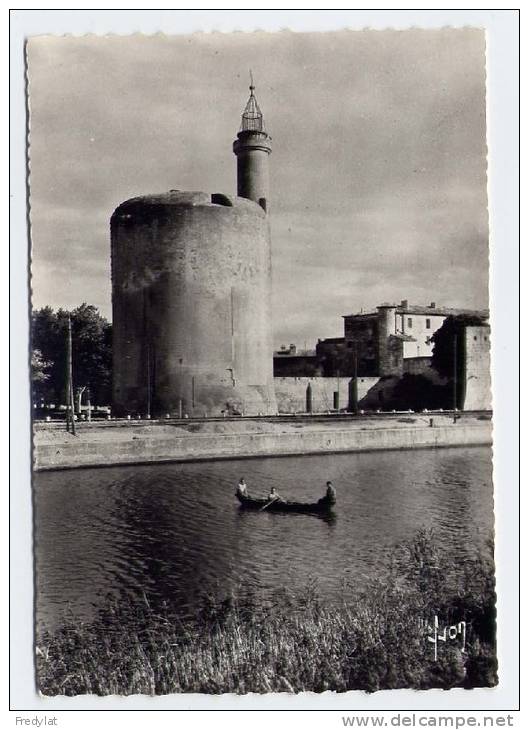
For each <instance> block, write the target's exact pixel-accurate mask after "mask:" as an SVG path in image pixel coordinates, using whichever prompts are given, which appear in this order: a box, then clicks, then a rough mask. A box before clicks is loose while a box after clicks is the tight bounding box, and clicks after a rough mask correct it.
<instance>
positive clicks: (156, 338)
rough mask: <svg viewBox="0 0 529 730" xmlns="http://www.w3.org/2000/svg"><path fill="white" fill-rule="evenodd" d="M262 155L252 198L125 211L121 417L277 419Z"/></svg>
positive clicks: (119, 298)
mask: <svg viewBox="0 0 529 730" xmlns="http://www.w3.org/2000/svg"><path fill="white" fill-rule="evenodd" d="M251 92H252V94H251V98H252V97H253V89H252V90H251ZM253 98H255V97H253ZM243 124H244V118H243ZM240 134H241V133H239V136H240ZM260 134H262V132H260ZM266 137H267V139H268V136H267V135H266ZM257 152H258V153H259V154H263V153H262V152H259V151H257ZM253 154H254V151H250V153H249V157H248V155H246V153H244V155H243V156H244V157H246V158H247V160H248V162H247V164H246V165H243V167H245V174H244V177H245V180H246V183H245V185H247V187H245V188H244V190H245V192H247V193H248V195H242V196H241V197H234V196H227V195H223V194H212V195H209V194H206V193H201V192H182V191H178V190H171V191H169V192H168V193H163V194H161V195H147V196H143V197H139V198H133V199H131V200H128V201H126V202H125V203H122V204H121V205H120V206H119V207H118V208H117V209H116V210H115V212H114V214H113V216H112V219H111V248H112V308H113V360H114V365H113V372H114V376H113V409H114V413H115V414H116V415H125V414H136V413H139V414H142V415H152V416H157V415H164V414H170V415H172V416H179V415H185V414H186V413H187V414H188V415H189V416H203V415H204V414H207V415H208V416H209V415H219V414H220V413H222V412H225V413H232V414H237V413H244V414H245V415H255V414H258V413H263V414H270V413H275V412H276V401H275V394H274V383H273V366H272V336H271V316H270V304H271V303H270V299H271V255H270V233H269V225H268V220H267V216H266V212H265V210H266V202H265V204H264V205H263V204H262V201H261V205H259V200H255V199H254V197H251V196H250V193H252V195H253V193H254V192H255V193H256V194H258V195H259V199H260V198H266V194H267V193H266V191H265V188H264V187H263V186H264V178H263V166H262V164H261V163H258V164H256V163H255V162H254V159H253V158H252V155H253ZM264 154H265V156H266V157H267V156H268V152H266V153H264ZM239 159H241V158H239ZM250 168H251V169H253V170H255V177H256V179H255V180H254V179H253V175H252V174H251V169H250ZM241 189H242V188H241V180H240V178H239V191H240V190H241Z"/></svg>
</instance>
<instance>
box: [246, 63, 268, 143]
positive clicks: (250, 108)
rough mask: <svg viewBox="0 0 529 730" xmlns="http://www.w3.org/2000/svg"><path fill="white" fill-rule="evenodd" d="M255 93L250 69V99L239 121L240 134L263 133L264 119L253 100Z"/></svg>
mask: <svg viewBox="0 0 529 730" xmlns="http://www.w3.org/2000/svg"><path fill="white" fill-rule="evenodd" d="M254 91H255V85H254V82H253V74H252V69H250V98H249V99H248V101H247V102H246V106H245V108H244V111H243V113H242V121H241V129H240V131H241V132H247V131H250V132H265V133H266V130H265V125H264V119H263V114H262V112H261V110H260V109H259V104H258V103H257V99H256V98H255V94H254V93H253V92H254Z"/></svg>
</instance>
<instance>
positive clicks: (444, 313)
mask: <svg viewBox="0 0 529 730" xmlns="http://www.w3.org/2000/svg"><path fill="white" fill-rule="evenodd" d="M380 306H381V307H386V308H390V307H391V308H393V307H394V308H395V312H396V314H421V315H425V316H428V315H432V316H434V317H435V316H438V317H449V316H450V315H452V316H453V317H456V316H457V315H460V314H466V315H471V316H475V317H481V318H482V319H488V317H489V311H488V309H460V308H458V307H431V306H429V305H427V304H406V305H405V306H403V305H402V304H387V303H383V304H381V305H380ZM376 315H377V312H362V313H360V314H344V315H342V317H343V318H344V319H349V318H350V317H354V318H355V319H362V318H369V317H375V316H376Z"/></svg>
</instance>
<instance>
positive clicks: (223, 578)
mask: <svg viewBox="0 0 529 730" xmlns="http://www.w3.org/2000/svg"><path fill="white" fill-rule="evenodd" d="M241 475H244V476H245V478H246V481H247V483H248V485H249V489H250V492H251V493H252V495H255V496H266V495H267V494H268V493H269V491H270V487H271V486H275V487H276V488H277V489H278V491H280V493H281V494H282V496H283V497H285V498H286V499H291V500H295V501H306V502H309V501H310V502H314V501H316V500H317V499H318V498H319V497H321V496H322V494H323V493H324V485H325V482H326V481H327V480H328V479H331V480H332V481H333V483H334V484H335V486H336V487H337V490H338V503H337V506H336V511H335V513H334V514H331V515H312V514H310V515H307V514H283V513H274V512H267V511H264V512H251V511H245V510H241V509H240V508H239V505H238V504H237V502H236V500H235V498H234V489H235V486H236V484H237V482H238V481H239V479H240V477H241ZM35 503H36V513H35V521H36V529H35V535H36V550H35V554H36V568H37V594H38V595H37V615H38V619H39V620H40V621H41V622H44V623H46V624H49V625H56V624H57V623H60V621H61V615H62V614H63V613H64V611H65V609H66V607H67V605H70V606H71V610H72V611H73V612H74V614H75V615H77V616H80V617H86V616H90V615H91V613H93V611H94V607H97V606H99V605H102V604H103V603H104V601H105V597H106V596H107V594H109V593H110V594H112V595H115V596H118V597H123V596H127V597H128V598H129V599H132V600H144V597H146V598H147V600H148V601H149V602H150V603H153V604H154V605H157V604H158V603H161V602H168V603H170V604H171V605H173V606H175V607H176V608H177V609H178V610H179V611H180V612H181V613H182V614H184V613H192V612H194V611H195V610H196V606H197V602H198V601H199V598H200V596H201V594H203V593H205V592H210V591H215V592H219V593H222V594H225V593H226V592H228V591H229V590H230V589H232V588H234V587H236V586H240V585H243V586H245V587H247V588H250V589H252V590H258V591H261V592H264V593H266V592H271V591H274V590H276V589H278V588H281V587H284V586H288V587H291V588H294V589H295V588H297V587H301V586H304V585H306V584H307V583H308V582H309V581H311V580H312V579H317V581H318V585H319V588H320V591H321V592H322V593H323V594H324V596H326V597H327V598H328V599H329V600H333V599H334V598H336V597H337V595H338V592H339V590H340V581H341V579H342V578H344V577H347V578H348V580H349V581H350V582H352V583H353V584H355V583H356V584H358V585H362V584H363V583H364V582H365V579H366V577H369V576H373V575H376V574H377V572H378V571H379V570H380V564H381V562H382V561H383V560H384V557H385V555H386V553H387V551H388V550H389V549H390V547H391V546H392V545H393V544H394V543H395V542H397V541H399V540H402V539H405V538H408V537H410V536H411V535H413V534H414V533H415V532H416V531H417V529H418V528H419V527H421V526H425V527H433V528H435V529H436V531H437V533H438V536H439V539H440V540H441V543H442V546H443V549H444V550H445V551H446V553H447V556H448V557H450V558H451V559H453V560H454V561H464V559H465V557H466V556H468V555H470V554H472V553H473V552H474V551H475V550H481V549H482V548H483V546H484V544H485V542H486V540H487V539H488V538H489V536H490V534H491V531H492V524H493V503H492V481H491V452H490V449H488V448H484V447H483V448H481V447H479V448H469V449H441V450H424V451H414V452H404V451H403V452H383V453H376V454H375V453H371V454H340V455H324V456H311V457H289V458H284V459H257V460H252V461H238V460H233V461H221V462H208V463H205V464H159V465H152V466H142V467H120V468H109V469H93V470H90V469H86V470H81V471H75V472H74V471H72V472H49V473H41V474H38V475H36V478H35Z"/></svg>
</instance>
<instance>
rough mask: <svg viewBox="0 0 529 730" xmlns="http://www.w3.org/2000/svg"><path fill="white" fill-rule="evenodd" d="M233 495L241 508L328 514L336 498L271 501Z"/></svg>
mask: <svg viewBox="0 0 529 730" xmlns="http://www.w3.org/2000/svg"><path fill="white" fill-rule="evenodd" d="M235 496H236V497H237V499H238V500H239V502H240V503H241V509H251V510H256V511H258V510H263V509H264V508H265V507H266V512H301V513H303V512H305V513H309V514H310V513H312V514H328V513H329V512H331V511H332V508H333V506H334V504H335V502H336V500H331V499H329V498H328V497H322V498H321V499H319V500H318V501H317V502H284V501H283V500H280V499H277V500H275V501H272V502H271V501H270V500H269V499H255V498H254V497H250V496H244V495H242V494H238V493H237V494H236V495H235ZM267 505H268V506H267Z"/></svg>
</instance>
